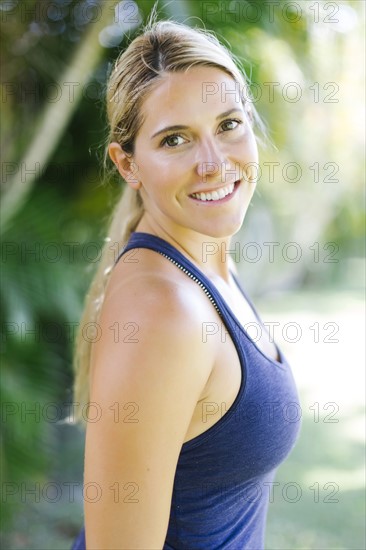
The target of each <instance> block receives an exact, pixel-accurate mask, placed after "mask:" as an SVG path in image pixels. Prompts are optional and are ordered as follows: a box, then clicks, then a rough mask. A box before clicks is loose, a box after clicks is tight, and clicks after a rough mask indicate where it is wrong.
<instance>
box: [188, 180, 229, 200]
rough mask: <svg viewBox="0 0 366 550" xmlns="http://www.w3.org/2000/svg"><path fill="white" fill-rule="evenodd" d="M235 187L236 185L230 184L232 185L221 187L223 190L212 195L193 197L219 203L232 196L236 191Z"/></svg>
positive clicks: (196, 195) (198, 194) (205, 194)
mask: <svg viewBox="0 0 366 550" xmlns="http://www.w3.org/2000/svg"><path fill="white" fill-rule="evenodd" d="M234 187H235V185H234V183H230V185H227V186H226V187H221V189H218V190H216V191H213V192H212V193H193V194H192V197H194V198H195V199H199V200H201V201H218V200H220V199H223V198H224V197H226V196H227V195H230V194H231V193H232V192H233V191H234Z"/></svg>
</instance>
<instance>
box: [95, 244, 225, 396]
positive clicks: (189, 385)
mask: <svg viewBox="0 0 366 550" xmlns="http://www.w3.org/2000/svg"><path fill="white" fill-rule="evenodd" d="M151 254H152V252H151V251H150V250H146V254H145V250H144V251H143V253H142V254H141V255H139V261H138V262H136V263H134V264H132V263H129V264H127V263H126V264H120V263H118V264H117V265H116V266H115V268H114V270H113V272H112V274H111V277H110V280H109V284H108V288H107V292H106V296H105V299H104V302H103V306H102V309H101V314H100V317H99V325H100V327H99V328H100V334H101V335H102V337H101V338H100V340H99V341H98V342H96V344H95V345H94V349H93V360H92V365H93V368H92V371H93V376H92V378H93V380H94V387H98V386H99V382H100V383H102V381H103V385H104V388H105V389H106V391H108V392H112V393H113V391H115V388H118V387H123V384H124V383H125V376H127V374H126V373H129V372H137V373H138V378H137V379H136V384H137V383H138V379H139V378H140V376H141V377H143V379H144V380H145V384H148V382H149V380H151V381H152V380H155V379H156V377H159V378H160V379H161V380H164V379H167V378H169V377H170V376H171V373H172V372H173V373H174V375H175V379H174V380H175V381H174V383H173V382H171V383H170V382H169V383H167V384H166V389H167V390H168V391H172V392H173V393H176V392H178V391H180V390H179V387H180V388H182V387H183V388H184V387H185V388H186V389H187V391H192V392H193V393H194V394H197V395H198V396H199V395H200V393H201V392H202V390H203V388H204V386H205V384H206V382H207V380H208V378H209V376H210V374H211V372H212V369H213V366H214V364H215V360H216V357H217V352H218V344H217V342H216V341H215V340H212V342H209V343H208V342H207V341H206V340H205V339H204V338H203V337H202V334H203V328H204V325H203V323H204V322H205V321H210V320H211V319H212V317H213V316H214V315H215V310H213V311H212V309H213V308H212V306H211V304H210V302H209V301H208V300H207V297H206V296H205V294H204V293H203V292H202V290H201V289H200V287H199V286H198V285H195V283H194V282H193V281H192V280H191V279H190V278H189V277H187V276H186V275H184V273H181V272H180V270H179V269H178V268H176V267H175V266H174V265H170V264H169V265H168V266H166V265H165V262H166V263H168V261H167V260H166V259H164V258H163V257H161V258H157V259H155V258H151V257H150V256H151ZM148 256H149V257H148ZM156 256H157V255H156ZM172 268H174V269H175V270H176V271H177V273H175V272H174V271H173V272H172V271H171V270H172ZM185 279H186V280H185ZM196 287H197V288H196ZM136 365H138V369H137V370H136ZM94 367H95V368H94ZM98 381H99V382H98ZM178 382H179V384H180V385H179V384H178ZM107 386H108V388H109V389H107ZM178 386H179V387H178ZM103 391H104V390H103ZM162 391H163V390H162ZM144 398H145V397H141V396H140V399H141V400H143V399H144Z"/></svg>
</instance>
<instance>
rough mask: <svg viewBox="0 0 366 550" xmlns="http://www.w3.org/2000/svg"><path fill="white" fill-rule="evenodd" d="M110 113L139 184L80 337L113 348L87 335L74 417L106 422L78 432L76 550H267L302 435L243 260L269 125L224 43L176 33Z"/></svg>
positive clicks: (172, 28)
mask: <svg viewBox="0 0 366 550" xmlns="http://www.w3.org/2000/svg"><path fill="white" fill-rule="evenodd" d="M107 106H108V117H109V124H110V138H109V142H108V149H107V151H108V154H109V156H110V158H111V159H112V161H113V162H114V164H115V166H116V169H117V170H118V172H119V174H120V175H121V177H122V178H123V180H124V181H125V182H126V184H125V188H124V191H123V195H122V198H121V199H120V202H119V203H118V204H117V205H116V208H115V211H114V213H113V219H112V222H111V225H110V229H109V233H108V239H107V244H106V246H105V249H104V253H103V257H102V261H101V264H100V266H99V270H98V272H97V273H96V276H95V279H94V281H93V283H92V286H91V289H90V293H89V295H88V298H87V302H86V306H85V311H84V316H83V319H82V322H81V327H83V326H85V325H86V323H96V325H94V326H97V327H98V335H99V337H98V338H96V339H95V342H94V343H93V344H91V343H90V338H88V340H89V341H88V340H87V339H84V338H83V332H82V330H81V331H80V335H79V340H78V344H77V349H76V355H75V357H76V362H75V365H76V379H75V401H76V402H80V403H88V402H90V403H91V405H90V410H94V413H93V415H92V416H93V418H89V419H87V420H86V421H85V418H82V417H81V415H80V418H79V420H84V421H85V423H86V445H85V470H84V486H85V491H84V512H85V530H84V529H83V530H82V531H81V533H80V536H79V537H78V539H77V541H76V542H75V545H74V548H75V549H78V550H81V549H85V548H87V549H88V550H91V549H100V550H102V549H103V550H107V549H108V550H109V549H126V550H127V549H128V550H130V549H141V550H142V549H144V550H147V549H154V550H157V549H164V550H169V549H176V550H178V549H179V550H183V549H184V550H198V549H202V550H214V549H219V548H220V549H227V550H229V549H230V550H239V549H244V548H245V549H254V548H255V549H256V550H258V549H260V548H263V547H264V537H265V524H266V514H267V508H268V502H269V496H270V494H271V486H272V483H273V480H274V475H275V471H276V468H277V467H278V465H279V464H280V463H281V462H282V461H283V460H284V459H285V458H286V456H287V455H288V453H289V452H290V450H291V449H292V447H293V445H294V443H295V440H296V437H297V434H298V431H299V420H298V415H296V414H293V412H292V413H291V412H289V411H290V410H291V407H295V409H294V410H295V412H296V410H297V407H299V405H298V395H297V391H296V388H295V383H294V380H293V376H292V374H291V369H290V366H289V364H288V362H287V360H286V358H285V356H284V354H283V353H282V352H281V350H280V349H279V348H278V346H277V345H276V344H275V343H274V342H273V341H272V340H271V338H270V336H269V334H268V332H267V331H266V330H265V328H264V326H263V323H262V321H261V319H260V317H259V316H258V314H257V312H256V310H255V307H254V305H253V304H252V302H251V301H250V300H249V298H248V297H247V295H246V294H245V292H244V290H243V289H242V287H241V285H240V283H239V281H238V277H237V274H236V272H235V267H234V262H233V261H232V260H231V259H230V254H229V250H230V249H231V248H232V244H231V242H232V237H233V235H235V234H236V233H237V232H238V231H239V229H240V227H241V226H242V224H243V221H244V218H245V214H246V211H247V209H248V206H249V204H250V202H251V199H252V197H253V193H254V191H255V188H256V180H255V174H256V169H255V167H256V166H257V163H258V149H257V139H256V137H255V134H254V128H255V126H256V125H259V126H260V125H261V121H260V118H259V116H258V114H257V112H256V110H255V108H254V106H253V104H252V103H251V102H250V101H249V94H248V87H247V83H246V79H245V76H244V74H243V72H242V71H241V70H239V68H238V65H237V64H236V63H235V62H234V58H233V56H232V55H231V54H230V53H229V51H228V50H227V49H226V48H225V47H224V46H222V45H221V44H220V43H219V42H218V40H217V39H216V38H215V37H214V35H213V34H212V33H209V32H207V31H203V30H198V29H191V28H189V27H187V26H185V25H183V24H178V23H173V22H168V21H163V22H162V21H161V22H152V23H150V24H149V25H148V26H147V27H145V28H144V30H143V32H142V33H141V34H140V35H139V36H137V38H135V39H134V40H133V41H132V42H131V43H130V45H129V46H128V48H127V49H126V51H124V52H123V53H122V54H121V55H120V57H119V59H118V60H117V61H116V64H115V66H114V69H113V72H112V74H111V76H110V79H109V83H108V96H107ZM116 242H118V243H119V249H120V254H119V256H118V258H117V259H116V257H115V246H114V243H116ZM247 323H255V324H256V325H257V327H258V329H259V330H258V333H259V334H260V337H259V338H257V339H256V341H254V340H253V339H252V338H250V336H249V335H248V333H247V332H246V330H245V328H244V327H245V326H246V325H247ZM88 326H91V325H88ZM92 407H93V409H92ZM95 411H97V413H98V414H97V417H96V416H95ZM84 416H85V415H84Z"/></svg>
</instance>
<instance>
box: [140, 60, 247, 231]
mask: <svg viewBox="0 0 366 550" xmlns="http://www.w3.org/2000/svg"><path fill="white" fill-rule="evenodd" d="M239 92H241V90H239V85H238V84H236V85H235V82H234V80H233V79H232V78H231V77H230V76H229V75H227V74H226V73H225V72H223V71H221V70H219V69H217V68H212V67H192V68H190V69H189V71H188V72H186V73H182V72H178V73H168V74H167V75H166V76H164V78H163V80H162V81H160V82H159V84H157V85H156V86H155V87H154V89H153V90H152V91H151V92H150V94H149V95H148V96H147V98H146V99H145V101H144V103H143V106H142V113H143V116H144V119H145V120H144V123H143V125H142V127H141V128H140V131H139V132H138V134H137V136H136V140H135V152H134V158H133V160H134V163H135V165H134V177H136V178H137V179H138V181H139V182H140V184H139V185H140V186H139V189H140V193H141V197H142V199H143V202H144V208H145V213H146V214H145V215H147V216H148V218H149V219H150V220H152V221H153V222H154V223H156V224H158V226H159V227H161V228H163V229H164V230H165V231H167V232H168V233H170V234H173V235H174V233H176V232H177V231H178V232H180V233H181V232H182V231H194V232H198V233H200V234H203V235H205V236H210V237H213V238H220V237H228V236H230V235H233V234H234V233H236V232H237V231H238V230H239V229H240V227H241V225H242V223H243V220H244V216H245V213H246V211H247V208H248V205H249V203H250V200H251V198H252V195H253V193H254V190H255V185H256V182H255V175H256V173H257V170H256V167H257V165H258V150H257V144H256V140H255V137H254V134H253V131H252V128H251V125H250V121H249V117H248V114H247V113H246V112H245V110H244V108H243V105H242V103H241V101H240V99H239V97H240V95H239ZM170 127H173V128H170ZM252 175H253V176H254V177H253V176H252ZM238 182H239V183H238ZM234 184H235V185H234ZM212 199H213V200H212Z"/></svg>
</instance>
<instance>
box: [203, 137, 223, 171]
mask: <svg viewBox="0 0 366 550" xmlns="http://www.w3.org/2000/svg"><path fill="white" fill-rule="evenodd" d="M225 165H226V164H225V155H224V154H223V152H222V151H221V150H220V148H219V147H218V146H217V145H216V144H215V143H214V142H213V141H212V140H208V139H207V140H205V141H204V142H201V145H200V148H199V153H198V160H197V173H198V175H199V176H200V178H203V179H204V178H206V177H207V176H210V175H216V176H217V175H218V174H220V173H221V170H224V169H225Z"/></svg>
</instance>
